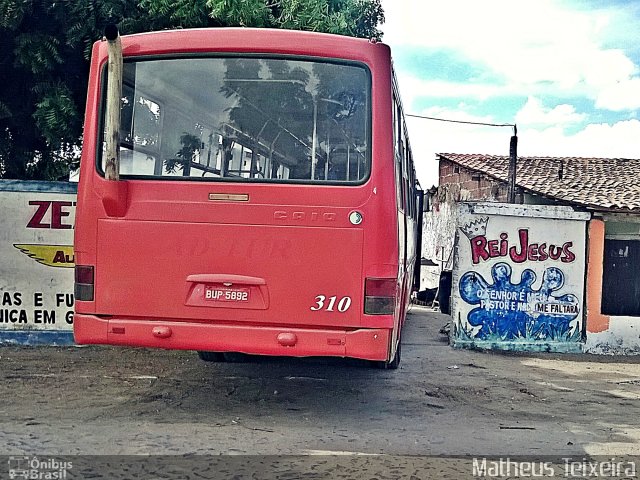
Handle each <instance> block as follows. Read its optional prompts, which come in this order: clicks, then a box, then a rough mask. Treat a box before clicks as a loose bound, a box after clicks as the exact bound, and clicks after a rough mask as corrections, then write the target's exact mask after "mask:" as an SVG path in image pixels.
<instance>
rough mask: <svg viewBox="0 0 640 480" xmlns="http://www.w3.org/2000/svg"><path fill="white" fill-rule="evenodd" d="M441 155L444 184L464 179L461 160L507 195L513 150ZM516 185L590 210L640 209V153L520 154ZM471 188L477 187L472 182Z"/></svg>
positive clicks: (470, 172) (467, 168)
mask: <svg viewBox="0 0 640 480" xmlns="http://www.w3.org/2000/svg"><path fill="white" fill-rule="evenodd" d="M438 160H439V161H440V184H441V185H443V184H447V183H456V184H457V183H460V182H459V178H456V177H455V176H456V174H458V175H459V174H460V172H457V173H456V172H455V168H456V166H457V167H458V168H459V169H460V168H462V169H464V171H463V172H462V176H464V175H466V176H467V177H469V178H468V180H472V179H473V178H475V179H476V181H478V179H477V177H478V176H484V177H485V178H483V179H482V180H483V181H485V182H486V183H491V184H494V183H497V184H498V185H499V186H500V187H501V189H500V190H499V191H500V192H502V193H504V194H505V195H506V188H507V182H508V173H509V157H508V156H501V155H482V154H461V153H440V154H438ZM443 171H444V174H443ZM516 186H517V188H518V189H519V190H520V191H521V192H522V193H524V194H529V195H534V196H539V197H544V198H546V199H548V200H552V201H555V202H558V203H563V204H571V205H575V206H578V207H583V208H585V209H588V210H595V211H603V212H606V211H611V212H629V213H640V159H628V158H580V157H519V158H518V161H517V168H516ZM466 188H467V189H471V191H473V190H474V189H475V188H476V187H475V186H474V185H473V184H472V183H467V184H466Z"/></svg>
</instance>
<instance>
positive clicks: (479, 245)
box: [452, 204, 588, 343]
mask: <svg viewBox="0 0 640 480" xmlns="http://www.w3.org/2000/svg"><path fill="white" fill-rule="evenodd" d="M587 218H588V214H583V213H576V212H573V210H571V209H569V208H562V207H543V206H535V207H534V206H531V207H527V206H517V207H515V206H511V205H505V204H493V205H488V204H467V205H465V204H463V205H461V210H460V216H459V219H458V242H457V256H456V264H455V268H454V278H453V291H452V297H453V318H454V319H455V321H456V325H455V332H454V341H462V342H465V341H470V342H491V343H500V342H545V343H549V342H554V343H555V342H560V343H563V342H574V343H575V342H580V341H581V339H582V323H583V319H584V312H583V310H584V307H583V305H584V281H585V280H584V275H585V221H586V219H587Z"/></svg>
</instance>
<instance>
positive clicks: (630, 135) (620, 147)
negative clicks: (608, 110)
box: [518, 120, 640, 158]
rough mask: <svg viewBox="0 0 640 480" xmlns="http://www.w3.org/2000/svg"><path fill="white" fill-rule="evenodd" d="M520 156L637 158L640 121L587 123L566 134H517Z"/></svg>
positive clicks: (553, 130)
mask: <svg viewBox="0 0 640 480" xmlns="http://www.w3.org/2000/svg"><path fill="white" fill-rule="evenodd" d="M519 136H520V139H519V143H518V148H519V154H520V155H523V156H536V155H537V156H572V157H602V158H616V157H620V158H640V145H638V143H637V141H636V140H635V139H637V138H640V121H638V120H624V121H620V122H617V123H614V124H613V125H608V124H606V123H603V124H595V123H594V124H590V125H587V126H586V127H585V128H584V129H583V130H580V131H579V132H577V133H575V134H573V135H565V134H564V133H563V131H562V129H560V128H548V129H545V130H533V129H530V130H525V131H522V132H520V135H519Z"/></svg>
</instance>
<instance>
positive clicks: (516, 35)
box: [383, 0, 638, 99]
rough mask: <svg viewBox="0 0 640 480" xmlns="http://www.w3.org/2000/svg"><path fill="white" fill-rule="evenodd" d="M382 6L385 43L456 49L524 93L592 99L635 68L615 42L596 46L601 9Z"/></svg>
mask: <svg viewBox="0 0 640 480" xmlns="http://www.w3.org/2000/svg"><path fill="white" fill-rule="evenodd" d="M383 7H384V9H385V14H386V18H387V21H386V23H385V25H383V30H384V32H385V37H384V41H385V42H386V43H389V44H390V45H391V46H392V47H393V46H400V45H405V46H407V45H411V46H415V47H424V48H426V49H433V50H438V51H443V50H446V51H451V52H455V53H456V54H457V55H459V56H461V57H462V58H464V59H467V60H468V61H472V62H473V63H474V64H477V63H480V64H482V65H484V66H485V67H486V68H487V69H488V70H489V71H490V72H492V74H493V75H494V76H498V77H500V78H502V79H503V82H502V83H504V84H505V85H512V86H513V87H515V88H517V89H519V90H520V92H521V93H524V94H525V95H528V94H531V93H536V91H540V89H541V88H544V89H546V90H553V91H555V92H556V93H557V94H564V95H569V94H571V95H575V94H576V93H577V92H578V93H583V94H586V95H588V96H589V97H590V98H594V99H595V98H596V97H597V96H598V91H599V90H600V89H602V88H606V87H607V86H611V85H615V84H617V83H618V82H626V81H629V80H631V79H632V78H633V76H634V75H635V74H637V72H638V68H637V66H636V65H634V63H633V62H632V61H631V60H630V59H629V58H628V57H627V56H626V55H625V54H624V53H623V52H622V51H621V50H620V49H608V48H604V47H603V46H602V44H603V41H604V39H603V38H602V36H603V31H604V27H606V26H608V25H609V23H610V22H611V17H612V14H611V13H608V12H606V11H601V10H599V11H594V12H578V11H571V10H569V9H566V8H563V7H562V4H561V2H559V1H553V0H538V1H536V2H517V3H514V2H512V1H510V0H487V1H482V2H478V1H473V0H468V1H463V0H451V1H448V2H442V1H440V0H438V1H436V0H384V1H383ZM531 89H535V91H533V92H532V90H531Z"/></svg>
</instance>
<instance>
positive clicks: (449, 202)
mask: <svg viewBox="0 0 640 480" xmlns="http://www.w3.org/2000/svg"><path fill="white" fill-rule="evenodd" d="M436 159H437V160H438V161H439V164H440V166H439V172H440V173H439V186H438V188H437V190H436V191H435V192H433V193H432V195H431V198H430V199H429V202H428V203H429V204H430V205H431V211H430V212H428V213H426V214H425V230H424V233H423V238H424V239H425V246H424V248H423V255H424V256H425V257H426V258H430V259H434V260H436V261H439V264H440V265H441V267H440V268H441V269H445V270H446V269H447V268H450V266H451V263H452V262H453V257H454V256H455V253H454V238H455V231H456V227H455V224H456V215H457V213H456V209H457V207H456V205H457V204H459V203H460V202H486V201H489V202H498V203H500V202H502V203H507V198H508V189H509V188H508V187H509V186H508V174H509V156H500V155H485V154H460V153H440V154H438V155H437V156H436ZM516 203H519V204H525V205H527V204H533V205H565V206H570V207H572V208H573V209H574V210H575V211H581V212H588V213H589V214H590V215H591V217H590V218H591V219H590V220H589V222H588V227H587V251H586V252H585V255H586V263H587V272H586V287H585V290H586V292H585V293H586V295H585V297H586V302H585V303H586V305H585V307H586V308H585V325H586V332H585V333H586V343H585V351H590V352H594V353H634V354H640V337H639V332H640V159H624V158H580V157H519V158H518V159H517V169H516ZM523 225H524V224H523ZM445 259H447V260H445Z"/></svg>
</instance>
